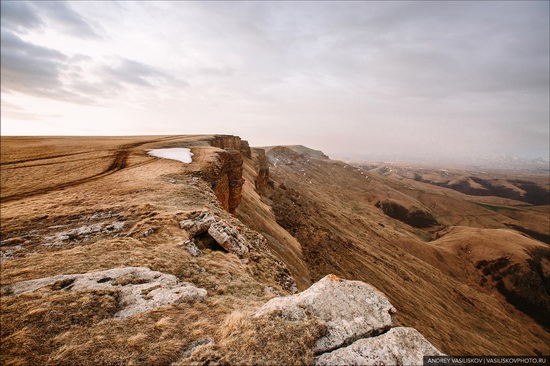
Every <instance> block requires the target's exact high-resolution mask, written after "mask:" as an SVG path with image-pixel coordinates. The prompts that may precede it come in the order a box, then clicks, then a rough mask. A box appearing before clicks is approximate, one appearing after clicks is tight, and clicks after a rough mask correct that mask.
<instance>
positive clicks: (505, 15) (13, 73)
mask: <svg viewBox="0 0 550 366" xmlns="http://www.w3.org/2000/svg"><path fill="white" fill-rule="evenodd" d="M1 7H2V8H1V16H2V23H1V28H2V30H1V32H2V33H1V36H2V38H1V46H2V75H1V86H2V108H1V111H2V125H1V129H2V130H1V131H2V135H14V134H15V135H67V134H71V135H135V134H194V133H228V134H236V135H239V136H241V137H242V138H244V139H248V140H249V141H250V143H251V145H253V146H260V145H274V144H303V145H307V146H310V147H313V148H317V149H321V150H323V151H325V152H326V153H328V154H329V155H331V156H334V157H344V156H348V157H350V156H362V157H365V158H383V157H385V156H387V157H388V159H389V158H393V157H403V156H407V155H410V156H413V157H416V156H437V157H453V156H460V157H462V156H472V155H478V156H488V155H500V154H510V155H518V156H523V157H534V156H548V155H549V138H550V136H549V135H550V132H549V129H550V127H549V123H550V122H549V118H550V112H549V109H550V106H549V88H550V86H549V85H550V82H549V69H550V64H549V56H550V50H549V44H550V40H549V34H550V30H549V17H550V8H549V2H548V1H518V2H513V1H504V2H498V1H486V2H476V1H457V2H450V1H441V2H436V1H427V2H421V1H413V2H398V1H390V2H375V1H366V2H359V1H355V2H328V1H324V2H183V1H182V2H179V1H175V2H159V1H154V2H129V1H123V2H110V3H109V2H103V1H96V2H76V1H75V2H43V1H40V2H21V1H14V2H10V1H2V2H1Z"/></svg>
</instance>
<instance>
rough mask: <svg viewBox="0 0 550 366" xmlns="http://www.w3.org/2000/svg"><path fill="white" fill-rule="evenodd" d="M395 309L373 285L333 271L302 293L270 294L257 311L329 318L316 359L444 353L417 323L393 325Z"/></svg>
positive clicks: (334, 361)
mask: <svg viewBox="0 0 550 366" xmlns="http://www.w3.org/2000/svg"><path fill="white" fill-rule="evenodd" d="M395 313H396V310H395V308H394V307H393V306H392V304H391V303H390V302H389V300H388V299H387V298H386V297H385V296H384V294H383V293H381V292H380V291H378V290H377V289H375V288H374V287H372V286H370V285H368V284H366V283H364V282H360V281H348V280H343V279H340V278H338V277H336V276H334V275H328V276H326V277H324V278H323V279H321V280H320V281H319V282H317V283H315V284H314V285H312V286H311V287H310V288H309V289H307V290H305V291H303V292H301V293H299V294H296V295H291V296H286V297H277V298H274V299H271V300H270V301H269V302H267V303H266V304H265V305H264V306H262V308H260V310H258V311H257V312H256V314H255V316H256V317H260V316H264V315H266V314H269V315H271V316H273V314H278V316H280V317H281V318H283V319H284V320H287V321H298V322H303V321H306V320H307V319H309V318H310V317H312V316H313V317H315V318H317V319H318V320H320V321H322V322H324V323H325V324H326V327H327V332H326V335H324V336H322V337H321V338H319V339H317V341H316V342H315V344H314V346H313V351H314V353H315V354H317V355H318V356H317V358H316V365H364V364H368V365H373V364H375V365H421V364H422V357H423V356H437V355H443V354H442V353H441V352H439V351H438V350H437V349H435V347H433V346H432V345H431V344H430V343H429V342H428V341H427V340H426V339H425V338H424V337H423V336H422V335H421V334H420V333H419V332H418V331H416V330H415V329H413V328H393V326H394V319H393V315H394V314H395Z"/></svg>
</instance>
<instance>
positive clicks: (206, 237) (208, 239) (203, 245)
mask: <svg viewBox="0 0 550 366" xmlns="http://www.w3.org/2000/svg"><path fill="white" fill-rule="evenodd" d="M194 239H195V243H196V245H197V247H198V248H199V249H200V250H206V249H210V250H212V251H214V250H215V251H219V252H224V253H228V251H227V250H225V248H224V247H222V246H221V245H220V244H219V243H218V242H217V241H216V240H215V239H214V238H213V237H212V236H211V235H210V234H208V231H205V232H204V233H200V234H198V235H197V236H195V238H194Z"/></svg>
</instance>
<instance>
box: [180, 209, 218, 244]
mask: <svg viewBox="0 0 550 366" xmlns="http://www.w3.org/2000/svg"><path fill="white" fill-rule="evenodd" d="M215 221H216V218H215V217H214V215H212V213H210V212H209V211H202V212H200V213H199V214H198V215H197V216H195V217H192V218H190V219H187V220H183V221H181V222H180V227H181V228H182V229H183V230H185V231H187V232H188V233H189V237H190V238H192V237H194V236H196V235H198V234H202V233H205V232H207V231H208V229H209V228H210V225H212V223H213V222H215Z"/></svg>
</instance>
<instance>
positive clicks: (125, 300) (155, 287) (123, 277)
mask: <svg viewBox="0 0 550 366" xmlns="http://www.w3.org/2000/svg"><path fill="white" fill-rule="evenodd" d="M50 285H51V288H52V289H53V290H65V291H88V290H98V289H113V290H118V291H119V297H118V302H119V304H118V305H119V311H118V312H117V313H116V314H115V318H120V319H122V318H127V317H129V316H131V315H134V314H139V313H143V312H145V311H148V310H151V309H154V308H156V307H159V306H163V305H170V304H174V303H178V302H190V301H196V300H199V301H202V300H204V299H205V298H206V294H207V293H206V290H205V289H202V288H198V287H195V286H194V285H193V284H191V283H187V282H179V281H178V279H177V278H176V276H174V275H171V274H167V273H162V272H157V271H152V270H151V269H149V268H147V267H123V268H113V269H109V270H106V271H99V272H88V273H82V274H68V275H58V276H52V277H45V278H40V279H36V280H29V281H21V282H17V283H14V284H12V285H10V289H11V293H12V294H14V295H18V294H21V293H25V292H31V291H35V290H38V289H40V288H43V287H46V286H50Z"/></svg>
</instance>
